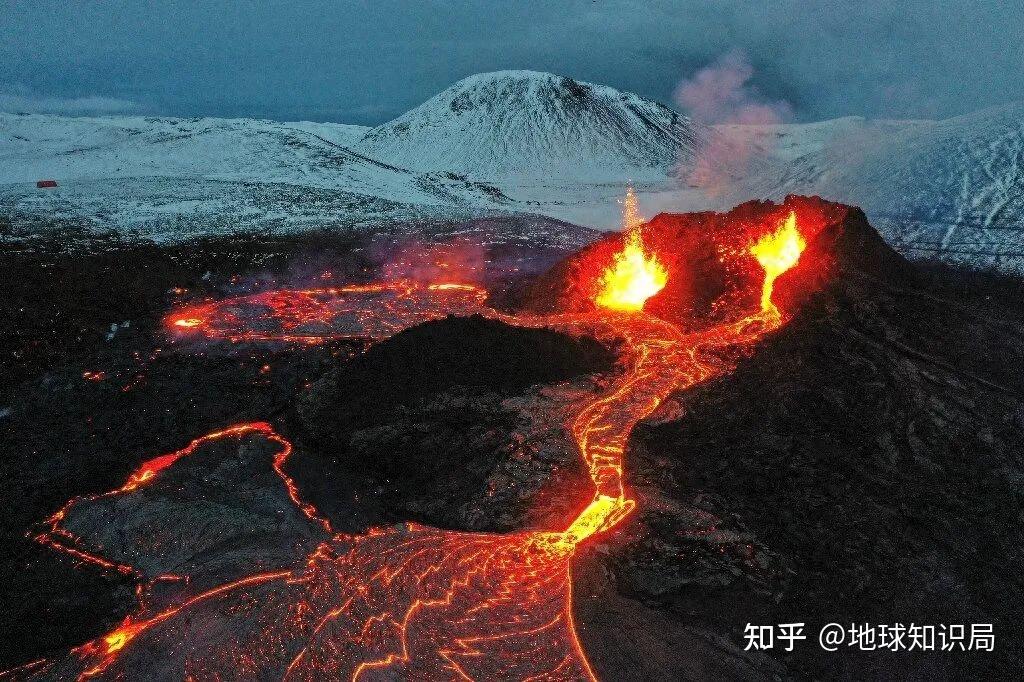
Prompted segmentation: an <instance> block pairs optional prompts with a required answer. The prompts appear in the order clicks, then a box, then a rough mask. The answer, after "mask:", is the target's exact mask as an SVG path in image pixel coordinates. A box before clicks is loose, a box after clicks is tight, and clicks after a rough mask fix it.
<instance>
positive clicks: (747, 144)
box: [675, 49, 793, 196]
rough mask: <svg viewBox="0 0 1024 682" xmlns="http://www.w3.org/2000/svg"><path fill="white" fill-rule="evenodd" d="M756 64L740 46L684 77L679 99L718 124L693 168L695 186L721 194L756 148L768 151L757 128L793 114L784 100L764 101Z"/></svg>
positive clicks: (698, 118) (686, 107)
mask: <svg viewBox="0 0 1024 682" xmlns="http://www.w3.org/2000/svg"><path fill="white" fill-rule="evenodd" d="M753 75H754V68H753V67H752V66H751V65H750V60H749V59H748V58H747V55H746V53H744V52H743V51H742V50H738V49H737V50H732V51H730V52H727V53H725V54H723V55H722V56H720V57H719V58H718V59H716V60H715V61H714V62H713V63H711V64H710V65H708V66H705V67H704V68H702V69H700V70H699V71H697V73H695V74H694V75H693V77H692V78H686V79H683V80H682V81H680V83H679V85H678V86H677V88H676V92H675V98H676V102H677V103H678V104H679V105H680V106H681V107H682V108H683V109H684V110H686V111H687V112H688V113H689V115H690V116H691V118H693V119H694V120H695V121H697V122H699V123H704V124H707V125H715V126H717V127H716V128H714V129H713V131H712V132H711V134H710V135H709V137H708V139H707V140H706V141H705V143H704V144H703V146H702V147H701V148H700V150H699V152H698V154H697V158H696V159H695V160H694V163H693V167H692V168H690V169H689V181H690V184H691V185H694V186H696V187H701V188H703V189H704V190H706V191H707V192H708V193H709V194H710V195H712V196H716V195H719V194H721V193H722V192H723V191H724V190H725V189H726V187H727V186H728V184H729V183H730V181H732V180H733V179H737V178H738V177H742V176H743V175H745V174H746V173H747V171H748V169H749V166H750V162H751V160H752V157H753V155H754V154H755V153H758V152H762V151H765V150H766V147H767V145H768V143H769V138H768V135H767V131H765V130H763V129H761V128H758V127H755V126H763V125H768V124H774V123H784V122H786V121H788V120H790V119H791V118H792V116H793V110H792V107H791V106H790V105H789V103H787V102H784V101H774V102H770V101H764V100H763V99H762V98H761V97H760V96H759V95H758V92H757V90H756V89H755V88H754V87H753V86H751V85H749V84H748V81H750V79H751V77H753Z"/></svg>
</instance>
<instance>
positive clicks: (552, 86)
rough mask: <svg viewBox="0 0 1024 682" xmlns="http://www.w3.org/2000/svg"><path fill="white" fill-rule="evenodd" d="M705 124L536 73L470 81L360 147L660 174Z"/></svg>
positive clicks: (529, 167)
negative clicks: (699, 126) (694, 122)
mask: <svg viewBox="0 0 1024 682" xmlns="http://www.w3.org/2000/svg"><path fill="white" fill-rule="evenodd" d="M699 138H700V131H699V129H698V128H696V127H695V126H694V124H693V123H692V122H691V121H690V120H689V119H687V118H686V117H685V116H682V115H680V114H679V113H677V112H675V111H673V110H672V109H669V108H668V107H666V106H664V105H662V104H658V103H657V102H652V101H650V100H646V99H643V98H642V97H639V96H638V95H634V94H633V93H629V92H620V91H618V90H615V89H613V88H610V87H607V86H604V85H595V84H593V83H584V82H581V81H577V80H573V79H572V78H566V77H564V76H556V75H554V74H550V73H538V72H536V71H496V72H493V73H482V74H477V75H475V76H470V77H469V78H464V79H463V80H460V81H459V82H457V83H455V84H454V85H452V86H451V87H450V88H448V89H447V90H444V91H443V92H440V93H438V94H437V95H435V96H434V97H432V98H431V99H429V100H427V101H426V102H424V103H423V104H421V105H420V106H418V107H416V108H415V109H413V110H411V111H409V112H407V113H405V114H403V115H402V116H399V117H398V118H396V119H395V120H393V121H389V122H388V123H385V124H383V125H381V126H378V127H376V128H373V129H372V130H370V131H369V132H367V133H366V134H365V135H364V136H363V138H362V140H361V141H360V142H359V143H358V144H357V145H356V148H357V149H358V150H360V151H361V152H363V153H364V154H366V155H367V156H372V157H374V158H378V159H381V160H384V161H387V162H388V163H391V164H394V165H396V166H402V167H405V168H411V169H414V170H420V171H430V170H450V171H455V172H456V173H462V174H465V175H469V176H472V177H474V178H478V179H481V180H507V179H509V178H512V177H529V178H564V177H568V178H572V179H574V180H579V179H588V180H621V179H622V178H623V177H624V176H625V177H633V178H634V179H643V178H648V177H651V176H654V177H659V178H660V177H664V174H665V171H666V170H667V169H669V168H671V167H672V166H673V165H675V164H676V163H678V162H679V161H680V160H681V159H686V158H689V157H691V156H692V154H693V151H694V148H695V146H696V145H697V144H698V140H699Z"/></svg>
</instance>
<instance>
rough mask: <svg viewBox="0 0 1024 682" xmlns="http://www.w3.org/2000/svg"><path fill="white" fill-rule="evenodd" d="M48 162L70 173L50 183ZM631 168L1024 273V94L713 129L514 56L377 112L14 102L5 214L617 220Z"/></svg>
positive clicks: (178, 232)
mask: <svg viewBox="0 0 1024 682" xmlns="http://www.w3.org/2000/svg"><path fill="white" fill-rule="evenodd" d="M737 134H738V135H739V137H740V138H742V139H743V140H745V141H747V142H748V143H751V144H753V145H754V147H755V148H754V149H753V150H752V152H753V153H751V154H749V155H748V154H746V153H744V154H743V155H741V156H742V160H741V161H742V163H740V164H738V165H737V167H739V168H742V169H743V171H742V175H741V177H739V179H738V180H736V181H735V182H733V183H732V184H731V185H729V186H727V187H726V191H724V192H719V193H716V194H708V193H706V192H704V191H703V190H702V189H701V188H700V187H695V186H690V185H689V184H688V181H687V180H688V173H687V166H688V165H689V164H691V163H692V162H693V161H694V159H695V155H700V154H702V153H703V149H704V145H705V144H706V143H707V142H708V141H709V140H715V139H716V136H730V135H737ZM711 147H714V145H711ZM748 156H749V159H748ZM748 161H749V163H748ZM728 162H729V160H728V159H726V160H725V161H724V163H728ZM728 170H729V171H730V172H729V173H727V175H728V176H732V177H735V176H736V175H737V174H736V173H733V172H732V169H728ZM43 178H54V179H56V180H57V181H58V183H59V185H60V186H59V187H58V188H57V189H56V190H47V189H36V187H35V181H36V180H38V179H43ZM628 181H632V182H633V183H634V184H635V186H636V189H637V193H638V195H639V197H640V204H641V209H642V211H643V212H644V213H645V215H648V216H651V215H654V214H655V213H657V212H659V211H689V210H703V209H707V208H726V207H729V206H731V205H733V204H735V203H739V202H741V201H745V200H747V199H750V198H774V199H778V198H781V197H783V196H784V195H786V194H788V193H801V194H820V195H822V196H824V197H826V198H828V199H833V200H838V201H844V202H847V203H851V204H856V205H859V206H862V207H863V208H864V209H865V210H866V211H867V213H868V216H869V218H870V219H871V220H872V223H873V224H875V225H876V226H877V227H878V228H879V229H880V230H881V231H882V233H883V234H884V235H885V236H886V238H887V239H888V240H889V242H890V243H892V244H893V245H894V246H895V247H896V248H897V249H899V250H900V251H901V252H903V253H904V254H906V255H909V256H911V257H933V256H937V257H940V258H943V259H946V260H952V261H958V262H966V263H970V264H972V265H974V266H989V265H995V266H997V267H1000V268H1002V269H1004V270H1010V271H1016V272H1020V273H1024V103H1016V104H1011V105H1006V106H1003V107H997V108H993V109H987V110H984V111H980V112H977V113H975V114H971V115H969V116H961V117H958V118H952V119H948V120H944V121H865V120H864V119H860V118H843V119H837V120H835V121H823V122H819V123H807V124H791V125H777V126H763V127H759V128H756V129H755V128H743V127H739V126H718V127H716V128H714V129H707V128H700V127H695V126H693V125H692V124H691V123H690V122H689V120H688V119H686V118H685V117H683V116H681V115H679V114H677V113H676V112H674V111H672V110H671V109H668V108H667V107H664V106H662V105H660V104H656V103H653V102H649V101H647V100H644V99H642V98H640V97H638V96H637V95H633V94H630V93H624V92H618V91H616V90H613V89H611V88H608V87H604V86H600V85H591V84H587V83H580V82H578V81H574V80H571V79H568V78H563V77H561V76H555V75H552V74H543V73H536V72H526V71H502V72H497V73H488V74H480V75H478V76H473V77H470V78H467V79H464V80H462V81H459V82H458V83H456V84H455V85H453V86H452V87H450V88H448V89H447V90H445V91H444V92H442V93H440V94H438V95H437V96H436V97H434V98H432V99H430V100H429V101H427V102H426V103H424V104H422V105H420V106H419V107H416V108H415V109H413V110H412V111H410V112H408V113H407V114H405V115H403V116H401V117H399V118H397V119H395V120H394V121H391V122H389V123H386V124H384V125H381V126H379V127H377V128H372V129H371V128H365V127H361V126H349V125H340V124H329V123H309V122H303V123H279V122H274V121H260V120H250V119H211V118H202V119H174V118H142V117H110V118H67V117H60V116H48V115H13V114H0V224H2V223H6V222H10V223H12V224H13V225H14V227H15V232H18V231H19V230H20V231H22V232H25V231H30V230H33V229H41V228H40V225H45V223H46V221H52V220H53V219H58V220H62V221H65V222H66V223H72V224H77V225H81V226H84V229H85V230H86V231H89V230H102V231H108V230H109V231H117V232H120V233H122V234H132V235H138V236H145V237H150V238H157V239H169V240H175V239H183V238H187V237H189V236H191V235H195V234H209V233H215V232H225V231H261V232H265V231H286V230H300V229H315V228H335V227H338V228H351V227H367V228H378V227H381V226H386V225H389V226H396V225H398V226H401V225H404V223H406V222H408V221H418V220H421V219H431V220H433V219H447V218H455V219H460V220H461V219H466V218H472V217H480V216H499V215H510V214H539V215H543V216H548V217H552V218H556V219H560V220H566V221H569V222H573V223H577V224H583V225H588V226H591V227H597V228H613V227H616V226H617V224H618V221H619V207H618V205H617V200H618V199H619V198H620V197H621V196H622V193H623V189H624V186H625V184H626V183H627V182H628ZM716 189H718V190H721V188H716ZM2 237H3V234H2V233H0V238H2Z"/></svg>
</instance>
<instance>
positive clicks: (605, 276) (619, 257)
mask: <svg viewBox="0 0 1024 682" xmlns="http://www.w3.org/2000/svg"><path fill="white" fill-rule="evenodd" d="M643 223H644V219H643V216H641V215H640V211H639V208H638V206H637V199H636V194H635V193H634V192H633V188H632V187H628V188H627V189H626V198H625V199H624V200H623V202H622V229H623V231H624V232H625V234H626V238H625V242H624V243H623V246H622V250H621V251H619V252H618V253H616V254H615V255H614V257H613V258H614V260H613V262H612V264H611V265H610V266H608V268H607V269H606V270H605V271H604V272H603V273H602V274H601V282H600V286H601V289H600V291H598V293H597V296H596V297H595V298H594V302H595V303H596V304H597V305H599V306H601V307H603V308H609V309H611V310H622V311H637V310H642V309H643V307H644V303H645V302H646V301H647V299H649V298H650V297H651V296H654V295H655V294H656V293H658V292H659V291H661V290H662V289H664V288H665V283H666V282H668V271H667V270H666V269H665V266H663V265H662V264H661V263H660V262H659V261H658V259H657V257H656V256H654V255H653V254H651V253H648V251H647V249H646V247H645V246H644V241H643V235H642V234H641V233H640V228H641V227H642V226H643Z"/></svg>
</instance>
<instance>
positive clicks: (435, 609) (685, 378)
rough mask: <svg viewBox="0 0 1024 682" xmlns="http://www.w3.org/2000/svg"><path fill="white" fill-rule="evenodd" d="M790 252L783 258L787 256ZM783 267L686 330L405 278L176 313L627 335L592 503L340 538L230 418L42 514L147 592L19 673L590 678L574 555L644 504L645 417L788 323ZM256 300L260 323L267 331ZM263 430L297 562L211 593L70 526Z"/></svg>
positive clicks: (280, 326) (592, 405)
mask: <svg viewBox="0 0 1024 682" xmlns="http://www.w3.org/2000/svg"><path fill="white" fill-rule="evenodd" d="M759 248H761V249H762V251H763V250H765V248H766V247H765V246H764V245H761V246H760V247H759ZM801 248H802V242H801ZM798 256H799V251H797V253H796V256H795V257H798ZM795 257H794V258H793V259H791V260H792V262H788V265H786V264H785V263H784V265H786V267H789V266H791V265H792V264H793V262H795ZM758 260H759V261H760V256H759V257H758ZM782 269H785V268H784V267H781V266H780V265H779V263H778V259H777V258H776V260H775V261H772V269H770V270H769V268H767V267H766V268H765V270H766V276H765V291H766V292H767V294H766V295H765V301H766V303H765V304H764V305H762V307H761V309H760V310H758V311H754V312H751V313H750V314H749V315H747V316H745V317H743V318H742V319H739V320H738V321H734V322H731V323H729V324H721V325H718V326H714V327H712V328H709V329H705V330H703V331H700V332H695V333H690V334H684V333H683V332H681V331H680V330H679V329H678V328H677V327H676V326H674V325H673V324H671V323H669V322H666V321H663V320H660V319H657V318H655V317H653V316H651V315H649V314H646V313H644V312H643V311H642V309H641V310H635V309H633V310H624V309H620V310H616V309H614V307H600V306H597V307H596V308H595V310H593V311H591V312H585V313H564V314H557V315H546V316H530V315H518V316H510V315H504V314H500V313H497V312H495V311H490V310H488V309H487V308H485V307H484V305H483V295H482V294H483V292H482V291H481V290H479V289H476V288H474V287H472V286H470V285H432V286H421V285H416V284H412V283H408V282H393V283H382V284H375V285H372V286H369V287H350V288H347V289H335V290H306V291H301V292H298V293H295V292H288V291H278V292H272V293H269V294H267V293H265V294H258V295H255V296H253V297H241V298H237V299H228V300H226V301H220V302H214V303H210V304H203V305H200V306H196V307H193V308H188V309H182V310H178V311H175V312H173V313H172V314H171V315H170V316H169V317H168V318H167V323H168V325H169V327H170V328H171V329H173V330H176V331H179V332H181V333H182V334H186V335H197V336H200V337H203V338H207V339H232V340H262V339H277V338H280V339H284V340H287V341H299V342H315V341H316V340H318V339H322V338H335V337H337V336H358V335H364V336H367V337H373V338H380V337H383V336H386V335H388V334H390V333H394V332H395V331H397V330H400V329H402V328H405V327H407V326H410V325H413V324H417V323H419V322H422V321H424V320H425V319H430V318H436V317H442V316H444V315H446V314H450V313H451V314H466V313H473V312H476V313H483V314H487V315H490V316H493V317H499V318H501V319H503V320H505V321H507V322H511V323H514V324H519V325H523V326H533V327H538V326H544V327H549V328H553V329H557V330H561V331H566V332H568V333H573V334H589V335H592V336H594V337H596V338H598V339H603V340H613V339H617V340H619V341H620V343H619V344H618V347H619V348H620V349H621V353H622V358H621V360H622V361H621V366H622V367H623V368H624V369H623V371H621V372H620V373H617V374H616V375H615V376H614V377H613V381H612V384H611V386H610V387H609V388H607V389H606V390H605V392H604V393H602V394H600V395H598V396H596V397H589V398H588V399H587V400H586V402H584V403H583V404H580V405H578V406H577V407H576V409H575V410H574V411H573V414H572V417H571V419H572V421H571V424H569V426H570V428H571V432H572V434H573V437H574V439H575V441H576V444H577V445H578V448H579V452H580V455H581V456H582V457H583V459H584V461H585V462H586V464H587V466H588V468H589V472H590V476H591V479H592V480H593V484H594V495H593V498H592V499H591V501H590V503H589V504H587V505H586V506H585V508H583V509H581V510H580V512H579V514H578V516H577V517H576V518H575V519H573V520H571V521H570V522H568V523H567V524H566V525H565V527H564V528H560V529H554V530H551V531H529V532H517V533H511V534H503V535H502V534H491V533H470V532H458V531H451V530H438V529H435V528H429V527H424V526H420V525H414V524H401V525H398V526H389V527H383V528H376V529H373V530H371V531H369V532H367V533H365V534H361V535H345V534H339V533H335V532H333V531H332V530H331V528H330V525H329V523H328V522H327V521H326V520H325V519H323V518H321V517H320V515H319V513H318V512H317V510H316V509H315V508H313V507H312V506H311V505H309V504H307V503H305V502H303V501H302V499H301V494H300V492H299V491H298V490H297V489H296V487H295V485H294V484H293V483H292V482H291V480H290V479H289V478H288V477H287V476H286V475H285V473H284V468H283V467H284V463H285V460H286V459H287V457H288V455H289V453H290V452H291V445H290V444H289V443H288V441H286V440H285V439H284V438H283V437H282V436H280V435H279V434H277V433H276V432H275V431H274V430H273V428H272V427H271V426H270V425H269V424H266V423H253V424H240V425H236V426H234V427H231V428H228V429H226V430H224V431H221V432H218V433H214V434H210V435H208V436H204V437H202V438H200V439H197V441H195V442H193V443H192V444H190V445H189V446H187V447H185V448H184V449H182V450H180V451H177V452H174V453H169V454H166V455H161V456H160V457H157V458H154V459H152V460H150V461H149V462H147V463H145V464H143V465H142V466H141V467H140V469H139V470H138V471H137V472H135V473H134V474H132V476H131V477H130V478H129V479H128V480H127V481H126V482H125V484H124V485H123V486H122V487H121V488H118V489H117V490H113V491H111V492H109V493H106V494H105V495H97V496H91V497H81V498H76V499H74V500H72V501H70V502H69V503H68V504H67V505H66V506H65V507H64V508H63V509H61V510H60V511H58V512H57V513H56V514H55V515H54V516H53V517H51V518H50V519H49V520H48V521H47V522H46V523H44V524H43V526H42V529H41V531H40V532H39V533H38V539H39V540H40V541H43V542H46V543H47V544H49V545H51V546H53V547H55V548H56V549H58V550H63V551H67V552H70V553H72V554H74V556H76V557H77V558H79V559H82V560H86V561H94V562H96V563H100V564H101V565H104V566H109V567H113V568H116V569H117V570H121V571H123V572H136V573H138V574H139V576H140V579H143V583H142V584H144V585H145V587H143V588H140V595H141V597H142V599H140V607H139V610H138V612H137V613H135V614H133V615H131V616H130V617H129V618H128V619H126V621H125V622H124V623H123V624H122V625H121V626H119V627H118V628H117V629H115V630H114V631H112V632H110V633H109V634H107V635H105V636H103V637H100V638H98V639H96V640H95V641H92V642H88V643H86V644H84V645H82V646H79V647H77V648H75V649H73V650H71V651H70V652H68V653H67V654H65V655H62V656H58V657H54V658H49V659H44V660H39V661H35V662H33V663H30V664H27V665H26V666H22V667H21V668H19V669H16V670H13V671H9V672H8V673H7V675H9V676H12V677H18V678H44V679H72V678H78V679H86V678H90V677H98V678H126V679H142V678H144V679H150V678H160V679H200V680H201V679H224V678H232V679H234V678H244V679H256V678H258V679H270V678H288V679H321V678H328V677H330V678H334V677H343V678H347V679H352V680H357V679H360V680H372V679H422V680H439V679H483V680H486V679H530V680H574V679H593V678H594V677H595V675H594V672H593V671H592V670H591V667H590V665H589V663H588V661H587V657H586V654H585V652H584V651H583V649H582V647H581V644H580V641H579V639H578V638H577V635H576V630H575V626H574V622H573V609H572V579H571V567H572V566H571V564H572V558H573V555H574V552H575V550H576V548H577V546H578V545H579V544H580V543H582V542H585V541H586V540H587V538H588V537H590V536H593V535H595V534H598V533H604V532H607V531H608V530H609V529H611V528H612V527H614V526H615V525H616V524H618V523H619V522H620V521H621V520H622V519H623V518H625V517H626V516H627V515H628V514H629V513H630V512H631V510H633V508H634V507H635V504H636V502H635V501H634V500H633V499H631V498H630V496H629V493H628V491H627V490H626V489H625V488H624V486H623V455H624V450H625V447H626V442H627V439H628V437H629V434H630V432H631V431H632V429H633V427H634V426H635V425H636V424H637V423H638V422H639V421H640V420H642V419H644V418H645V417H647V416H648V415H650V414H651V413H652V412H653V411H654V410H655V409H656V408H657V407H658V405H659V404H660V403H661V402H662V401H663V400H664V399H665V398H666V397H667V396H668V395H669V394H670V393H671V392H673V391H675V390H678V389H682V388H686V387H688V386H692V385H694V384H696V383H698V382H701V381H705V380H707V379H709V378H711V377H714V376H716V375H720V374H721V373H724V372H727V371H729V370H730V369H731V367H730V363H729V361H727V360H723V359H722V358H723V357H729V356H731V355H730V354H728V353H717V352H715V351H716V350H722V349H729V348H734V347H736V346H739V345H746V344H751V343H753V342H755V341H756V340H757V339H759V338H760V337H762V336H763V335H764V334H766V333H769V332H771V331H772V330H774V329H776V328H777V327H778V326H779V325H781V324H782V322H783V318H782V316H781V315H780V313H779V312H778V310H777V309H776V308H775V306H774V305H772V304H771V299H770V292H771V289H770V285H771V279H773V278H774V277H775V276H776V275H777V274H778V272H779V271H781V270H782ZM253 310H256V311H260V315H261V316H257V318H256V319H259V323H258V324H257V325H255V326H254V325H253V324H252V323H251V320H252V319H254V318H253V316H252V314H251V313H252V311H253ZM268 320H269V321H268ZM345 325H348V326H345ZM338 329H342V331H340V332H339V331H337V330H338ZM332 330H333V331H332ZM254 439H255V440H257V441H262V443H263V447H264V448H265V449H266V451H267V452H269V453H271V454H270V458H271V466H272V467H273V471H274V472H275V474H276V476H277V478H278V479H279V480H278V482H277V485H278V486H279V487H280V488H281V490H282V491H283V494H284V495H287V498H284V497H282V499H287V500H288V501H290V504H291V505H292V506H293V507H294V509H295V510H297V513H296V515H295V516H296V518H300V519H301V520H302V521H303V522H308V524H309V529H308V530H304V531H303V532H304V533H305V534H306V536H308V537H309V538H312V539H313V540H314V541H315V542H313V544H312V545H311V548H312V549H311V550H310V551H306V552H304V553H302V554H301V555H298V556H295V557H294V558H293V560H292V561H291V563H290V564H288V565H285V566H282V567H279V568H274V567H271V568H269V569H268V570H261V571H253V572H251V573H249V574H246V575H241V576H238V577H235V578H233V579H231V580H226V581H224V582H222V583H220V584H215V585H209V584H207V585H203V584H202V581H199V580H193V581H189V580H188V576H171V577H168V576H156V575H153V569H145V568H140V567H138V566H135V565H132V564H131V563H130V562H125V561H123V560H122V558H120V557H109V556H105V555H104V550H103V549H101V548H100V547H99V545H101V544H103V543H98V542H93V541H90V540H89V539H88V538H84V537H81V536H80V535H78V534H77V533H76V532H75V531H73V530H72V529H71V528H70V527H69V522H70V520H71V519H73V518H74V517H76V515H78V516H81V515H82V514H85V513H87V512H88V511H89V509H90V507H91V506H95V505H100V504H114V503H124V501H125V498H128V497H130V496H133V495H138V494H140V491H143V490H145V489H146V488H147V487H148V486H152V485H154V483H155V482H159V481H160V479H161V478H162V477H163V476H165V475H167V474H166V472H168V471H171V470H172V469H173V468H174V466H175V464H176V463H177V462H178V461H179V460H181V459H182V458H185V457H190V456H192V455H193V453H194V452H196V451H197V449H199V448H200V447H201V446H205V445H208V444H210V443H211V442H213V441H230V440H239V441H242V440H246V441H251V440H254ZM572 492H576V491H567V494H569V493H572ZM179 579H180V582H181V585H182V587H181V588H180V589H179V590H178V592H176V593H175V594H174V596H173V597H164V598H161V599H156V598H149V599H147V598H146V597H147V595H149V594H150V593H151V592H153V591H154V590H155V588H154V586H155V585H156V584H157V583H158V582H159V581H164V582H166V581H167V580H172V581H173V580H179Z"/></svg>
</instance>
